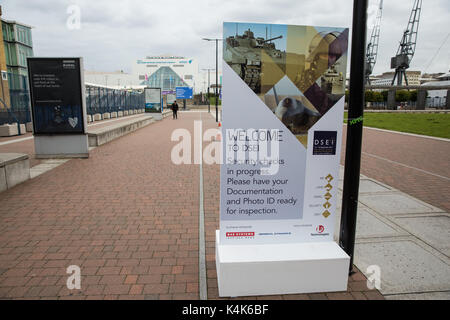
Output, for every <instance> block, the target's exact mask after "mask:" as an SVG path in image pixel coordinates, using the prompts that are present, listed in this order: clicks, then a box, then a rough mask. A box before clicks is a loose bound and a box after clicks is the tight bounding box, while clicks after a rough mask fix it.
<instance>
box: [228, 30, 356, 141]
mask: <svg viewBox="0 0 450 320" xmlns="http://www.w3.org/2000/svg"><path fill="white" fill-rule="evenodd" d="M224 34H225V41H224V46H223V59H224V61H225V62H226V63H227V64H228V65H229V66H230V67H231V68H232V69H233V70H234V72H236V74H237V75H238V76H239V77H240V78H241V79H242V80H243V81H244V82H245V83H246V84H247V85H248V87H249V88H250V89H252V91H253V92H254V93H255V94H256V95H257V96H258V97H259V98H260V99H261V100H262V101H263V102H264V103H265V104H266V105H267V107H268V108H269V109H270V110H271V111H272V112H273V113H274V116H276V117H277V118H278V119H279V120H280V121H281V122H282V123H283V124H284V125H285V126H286V127H287V128H288V129H289V130H290V131H291V132H292V133H293V134H294V135H295V136H296V137H297V139H298V140H299V141H300V142H301V143H302V144H303V145H304V146H305V147H306V143H307V137H308V130H309V129H310V128H311V127H312V126H313V125H314V124H315V123H316V122H317V121H318V120H319V119H320V118H321V117H322V116H323V115H324V114H325V113H326V112H327V111H328V110H329V109H330V108H331V107H332V106H333V105H334V104H335V103H336V102H337V101H338V100H339V99H341V98H342V97H343V96H344V94H345V72H346V52H347V40H348V30H347V29H342V28H322V27H317V28H315V27H307V26H286V25H275V24H270V25H266V24H258V23H253V24H248V23H225V24H224Z"/></svg>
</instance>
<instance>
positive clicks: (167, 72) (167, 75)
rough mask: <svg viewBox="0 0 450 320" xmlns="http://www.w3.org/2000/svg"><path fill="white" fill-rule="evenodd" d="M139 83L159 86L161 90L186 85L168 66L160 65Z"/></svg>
mask: <svg viewBox="0 0 450 320" xmlns="http://www.w3.org/2000/svg"><path fill="white" fill-rule="evenodd" d="M140 84H141V85H146V86H149V87H152V88H161V90H162V91H168V90H175V88H176V87H187V86H188V85H187V84H186V82H184V81H183V79H181V77H180V76H179V75H177V74H176V73H175V72H174V71H173V70H172V69H171V68H170V67H160V68H159V69H158V70H156V71H155V72H154V73H153V74H152V75H150V76H146V79H145V80H144V81H142V82H141V83H140Z"/></svg>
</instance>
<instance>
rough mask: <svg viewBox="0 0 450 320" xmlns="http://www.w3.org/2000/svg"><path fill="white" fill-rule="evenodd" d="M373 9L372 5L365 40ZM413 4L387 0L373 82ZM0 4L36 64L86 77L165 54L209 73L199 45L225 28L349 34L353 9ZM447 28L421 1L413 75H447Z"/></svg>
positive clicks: (126, 2)
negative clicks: (302, 28) (61, 63)
mask: <svg viewBox="0 0 450 320" xmlns="http://www.w3.org/2000/svg"><path fill="white" fill-rule="evenodd" d="M378 2H379V0H369V10H368V12H369V23H368V29H369V30H368V34H369V36H370V29H371V25H372V22H373V20H374V18H375V15H376V9H377V6H378ZM413 2H414V0H384V8H383V19H382V26H381V36H380V49H379V54H378V61H377V64H376V66H375V70H374V74H379V73H381V72H384V71H389V67H390V58H391V57H392V56H394V55H395V53H396V51H397V48H398V44H399V41H400V39H401V37H402V34H403V31H404V29H405V28H406V26H407V23H408V19H409V14H410V12H411V8H412V5H413ZM0 4H1V5H2V7H3V17H4V18H6V19H10V20H17V21H20V22H22V23H25V24H29V25H32V26H33V27H34V28H33V42H34V53H35V56H82V57H84V59H85V68H86V69H88V70H95V71H115V70H124V71H126V72H130V71H131V64H132V62H133V61H134V60H136V59H139V58H144V57H145V56H147V55H159V54H166V53H167V54H173V55H183V56H187V57H194V58H197V59H198V60H199V64H200V67H201V68H208V67H214V66H215V46H214V43H212V42H206V41H202V40H201V38H202V37H211V38H213V37H217V38H221V37H222V22H223V21H229V22H263V23H278V24H298V25H315V26H335V27H349V28H351V23H352V6H353V1H351V0H209V1H203V0H195V1H188V0H184V1H173V0H172V1H170V0H141V1H139V0H120V1H113V0H95V1H94V0H32V1H31V0H0ZM71 5H77V6H78V7H79V8H80V13H81V15H80V17H81V25H80V29H74V30H71V29H69V28H68V27H67V20H68V19H69V18H70V14H69V13H67V11H68V8H69V7H70V6H71ZM449 20H450V1H448V0H425V1H423V9H422V16H421V21H420V25H419V34H418V43H417V48H416V54H415V56H414V58H413V61H412V65H411V68H410V70H420V71H422V72H424V71H428V72H448V71H449V69H450V37H449V32H450V27H449ZM71 21H72V20H71ZM350 31H351V30H350ZM445 39H447V40H446V41H445V43H444V40H445ZM441 45H442V47H441ZM439 47H441V49H440V51H439V52H438V49H439ZM220 52H221V46H220V47H219V54H220ZM433 57H435V58H434V59H433ZM219 59H221V55H220V56H219ZM219 61H220V60H219ZM349 61H350V58H349Z"/></svg>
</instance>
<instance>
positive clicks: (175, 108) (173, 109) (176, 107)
mask: <svg viewBox="0 0 450 320" xmlns="http://www.w3.org/2000/svg"><path fill="white" fill-rule="evenodd" d="M177 111H178V104H177V100H175V101H174V103H172V112H173V118H174V119H178V116H177Z"/></svg>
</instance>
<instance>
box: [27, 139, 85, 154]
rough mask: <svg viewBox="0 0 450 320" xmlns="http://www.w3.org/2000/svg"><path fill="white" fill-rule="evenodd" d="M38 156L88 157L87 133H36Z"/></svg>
mask: <svg viewBox="0 0 450 320" xmlns="http://www.w3.org/2000/svg"><path fill="white" fill-rule="evenodd" d="M34 148H35V153H36V158H38V159H45V158H88V157H89V144H88V135H87V134H67V135H59V134H58V135H56V134H55V135H35V136H34Z"/></svg>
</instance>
